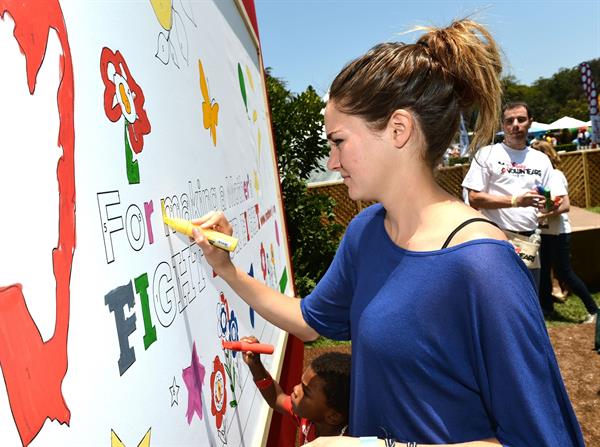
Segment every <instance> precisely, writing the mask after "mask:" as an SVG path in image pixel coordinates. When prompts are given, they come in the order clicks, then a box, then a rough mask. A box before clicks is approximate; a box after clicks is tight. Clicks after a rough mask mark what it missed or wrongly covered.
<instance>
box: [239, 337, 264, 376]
mask: <svg viewBox="0 0 600 447" xmlns="http://www.w3.org/2000/svg"><path fill="white" fill-rule="evenodd" d="M240 341H243V342H246V343H258V338H256V337H255V336H253V335H250V336H247V337H242V338H240ZM242 358H243V359H244V362H246V364H247V365H248V366H249V367H250V368H252V367H253V366H259V365H262V362H261V361H260V354H255V353H254V352H243V353H242Z"/></svg>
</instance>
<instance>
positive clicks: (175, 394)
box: [169, 377, 179, 406]
mask: <svg viewBox="0 0 600 447" xmlns="http://www.w3.org/2000/svg"><path fill="white" fill-rule="evenodd" d="M169 391H170V392H171V406H173V404H175V405H179V385H177V382H175V377H173V385H171V386H170V387H169Z"/></svg>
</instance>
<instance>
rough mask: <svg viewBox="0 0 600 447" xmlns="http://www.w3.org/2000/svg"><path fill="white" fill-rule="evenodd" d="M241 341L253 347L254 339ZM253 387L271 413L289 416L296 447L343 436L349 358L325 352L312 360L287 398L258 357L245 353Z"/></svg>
mask: <svg viewBox="0 0 600 447" xmlns="http://www.w3.org/2000/svg"><path fill="white" fill-rule="evenodd" d="M241 341H245V342H247V343H257V342H258V340H257V339H256V337H244V338H242V339H241ZM243 358H244V361H245V362H246V363H247V364H248V367H249V368H250V372H251V373H252V377H253V378H254V383H256V386H257V388H258V389H259V390H260V392H261V394H262V396H263V398H264V399H265V400H266V401H267V403H268V404H269V406H270V407H271V408H273V409H274V410H276V411H278V412H280V413H283V414H289V415H291V416H292V417H293V418H294V420H295V422H296V424H297V426H298V427H299V428H300V430H299V433H298V443H299V445H304V444H307V443H309V442H310V441H312V440H314V439H315V438H317V437H319V436H337V435H343V434H344V433H345V431H346V428H347V424H348V407H349V402H350V354H343V353H340V352H328V353H325V354H322V355H320V356H319V357H317V358H315V359H314V360H313V361H312V363H311V364H310V366H309V367H308V368H306V370H305V371H304V373H303V374H302V382H301V383H299V384H298V385H296V386H295V387H294V389H293V391H292V394H291V396H290V395H287V394H285V393H284V392H283V390H282V389H281V386H279V383H277V382H276V381H274V380H273V379H272V378H271V375H270V374H269V373H268V371H267V370H266V369H265V367H264V365H263V364H262V362H261V361H260V355H258V354H254V353H252V352H245V353H244V355H243Z"/></svg>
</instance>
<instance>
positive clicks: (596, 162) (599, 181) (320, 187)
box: [309, 149, 600, 227]
mask: <svg viewBox="0 0 600 447" xmlns="http://www.w3.org/2000/svg"><path fill="white" fill-rule="evenodd" d="M560 157H561V161H562V171H563V172H564V174H565V177H567V181H568V182H569V199H570V201H571V204H572V205H575V206H579V207H582V208H586V207H590V206H600V149H591V150H581V151H573V152H567V153H564V154H560ZM468 170H469V165H458V166H452V167H444V168H440V169H439V170H438V171H437V172H436V178H437V181H438V183H439V184H440V185H441V186H442V187H443V188H444V189H445V190H446V191H448V192H450V193H451V194H453V195H455V196H456V197H461V196H462V187H461V186H460V185H461V183H462V181H463V178H464V176H465V174H466V173H467V171H468ZM309 190H310V191H311V192H315V193H320V194H325V195H328V196H330V197H332V198H333V199H334V200H335V202H336V207H335V217H336V222H338V223H339V224H341V225H343V226H344V227H345V226H346V225H347V224H348V222H350V220H351V219H352V218H353V217H354V216H355V215H356V214H358V212H359V211H360V210H362V209H363V208H365V207H367V206H369V205H371V204H372V203H373V202H362V201H354V200H352V199H351V198H350V197H348V191H347V189H346V186H344V184H343V183H342V181H341V180H339V181H333V182H322V183H315V184H312V185H310V186H309Z"/></svg>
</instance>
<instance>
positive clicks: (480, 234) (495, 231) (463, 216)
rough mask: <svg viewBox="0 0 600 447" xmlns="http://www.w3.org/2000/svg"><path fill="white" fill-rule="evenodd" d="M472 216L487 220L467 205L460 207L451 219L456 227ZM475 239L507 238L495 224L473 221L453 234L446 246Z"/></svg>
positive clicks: (503, 239) (500, 239)
mask: <svg viewBox="0 0 600 447" xmlns="http://www.w3.org/2000/svg"><path fill="white" fill-rule="evenodd" d="M474 218H479V219H485V220H489V219H487V218H486V217H485V216H484V215H483V214H481V213H480V212H479V211H477V210H474V209H473V208H471V207H469V206H467V205H465V206H464V208H463V207H461V208H460V209H459V210H457V211H456V213H455V216H454V219H453V220H455V221H456V222H458V224H457V225H456V227H458V225H460V224H461V223H462V222H466V221H467V220H469V219H474ZM456 227H455V228H456ZM477 239H496V240H499V241H505V240H507V239H506V235H505V234H504V232H503V231H502V230H501V229H499V228H498V227H496V226H495V225H493V224H491V223H489V222H485V221H475V222H471V223H469V224H468V225H465V226H464V227H463V228H461V229H460V230H459V231H458V233H456V234H455V235H454V237H453V238H452V240H451V241H450V244H449V245H448V246H449V247H451V246H453V245H458V244H462V243H464V242H469V241H474V240H477Z"/></svg>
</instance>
